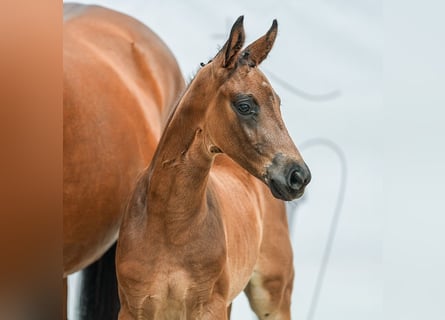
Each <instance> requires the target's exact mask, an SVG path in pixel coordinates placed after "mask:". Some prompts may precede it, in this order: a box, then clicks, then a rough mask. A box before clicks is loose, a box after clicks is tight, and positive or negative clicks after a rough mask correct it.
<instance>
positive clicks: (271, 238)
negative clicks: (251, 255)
mask: <svg viewBox="0 0 445 320" xmlns="http://www.w3.org/2000/svg"><path fill="white" fill-rule="evenodd" d="M293 279H294V269H293V255H292V247H291V243H290V237H289V231H288V225H287V218H286V209H285V207H284V203H283V202H281V201H277V200H275V201H272V200H271V201H270V203H269V208H268V210H267V212H265V215H264V231H263V240H262V244H261V249H260V257H259V259H258V262H257V265H256V266H255V270H254V272H253V274H252V277H251V279H250V281H249V283H248V285H247V287H246V288H245V290H244V291H245V293H246V295H247V297H248V299H249V303H250V306H251V308H252V309H253V311H254V312H255V313H256V315H257V316H258V318H259V319H261V320H263V319H264V320H265V319H268V320H270V319H274V320H284V319H286V320H288V319H290V318H291V317H290V303H291V295H292V287H293Z"/></svg>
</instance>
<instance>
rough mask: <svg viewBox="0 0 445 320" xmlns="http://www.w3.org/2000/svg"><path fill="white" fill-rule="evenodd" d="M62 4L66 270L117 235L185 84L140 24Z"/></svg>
mask: <svg viewBox="0 0 445 320" xmlns="http://www.w3.org/2000/svg"><path fill="white" fill-rule="evenodd" d="M64 8H65V9H68V8H69V10H68V11H69V13H68V14H66V15H65V17H64V18H65V21H64V31H63V32H64V34H63V36H64V43H63V45H64V47H63V59H64V60H63V63H64V101H63V102H64V132H63V135H64V136H63V137H64V141H63V147H64V159H63V167H64V168H63V169H64V200H63V201H64V273H65V275H67V274H69V273H72V272H75V271H78V270H80V269H82V268H83V267H85V266H87V265H88V264H90V263H91V262H93V261H95V260H96V259H97V258H99V257H100V256H101V255H102V254H103V253H104V252H105V251H106V250H107V249H108V248H109V247H110V246H111V244H112V243H113V242H114V241H115V240H116V238H117V233H118V230H119V225H120V221H121V217H122V213H123V210H124V208H125V204H126V201H127V198H128V195H129V193H130V192H131V190H132V189H133V185H134V183H135V180H136V177H137V176H138V174H139V173H140V172H141V171H142V170H143V169H144V168H145V167H146V166H147V165H148V164H149V162H150V160H151V157H152V156H153V153H154V150H155V148H156V145H157V142H158V139H159V136H160V133H161V128H162V118H163V117H164V114H165V113H168V112H169V111H168V110H169V108H170V107H171V105H172V103H173V102H174V101H175V100H176V99H177V97H178V96H179V94H180V92H181V91H182V89H183V85H184V82H183V79H182V76H181V73H180V70H179V67H178V65H177V63H176V61H175V59H174V57H173V55H172V54H171V53H170V51H169V50H168V48H167V47H166V46H165V44H164V43H162V41H161V40H160V39H159V38H158V37H157V36H156V35H155V34H154V33H153V32H152V31H151V30H149V29H148V28H147V27H145V26H143V25H142V24H141V23H139V22H137V21H136V20H134V19H132V18H130V17H128V16H126V15H123V14H119V13H117V12H114V11H111V10H107V9H104V8H100V7H95V6H82V5H69V6H67V7H64Z"/></svg>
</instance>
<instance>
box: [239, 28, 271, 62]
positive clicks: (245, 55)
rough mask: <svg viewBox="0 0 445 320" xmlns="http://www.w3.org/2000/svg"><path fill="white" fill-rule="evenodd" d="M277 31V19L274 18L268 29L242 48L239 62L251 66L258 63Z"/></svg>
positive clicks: (268, 48)
mask: <svg viewBox="0 0 445 320" xmlns="http://www.w3.org/2000/svg"><path fill="white" fill-rule="evenodd" d="M277 32H278V22H277V19H274V21H273V22H272V26H271V27H270V29H269V31H267V33H266V34H265V35H264V36H262V37H261V38H259V39H258V40H256V41H255V42H253V43H251V44H250V45H249V46H248V47H247V48H246V49H244V50H243V52H242V53H241V57H240V60H241V62H244V63H247V64H248V65H249V66H251V67H255V66H257V65H259V64H260V63H261V62H262V61H263V60H264V59H266V57H267V55H268V54H269V52H270V50H271V49H272V46H273V44H274V42H275V38H276V37H277Z"/></svg>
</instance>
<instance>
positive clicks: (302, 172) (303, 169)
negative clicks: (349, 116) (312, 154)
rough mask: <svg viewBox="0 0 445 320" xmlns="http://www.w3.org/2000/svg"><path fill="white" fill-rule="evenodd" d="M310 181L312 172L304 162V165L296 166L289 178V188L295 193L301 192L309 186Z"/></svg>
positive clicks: (290, 172) (291, 170) (293, 167)
mask: <svg viewBox="0 0 445 320" xmlns="http://www.w3.org/2000/svg"><path fill="white" fill-rule="evenodd" d="M310 181H311V171H310V170H309V168H308V166H307V165H306V163H304V162H303V164H294V165H293V166H292V168H291V169H290V171H289V173H288V176H287V186H288V187H289V188H290V189H292V190H294V191H299V190H301V189H302V188H304V187H305V186H307V185H308V184H309V182H310Z"/></svg>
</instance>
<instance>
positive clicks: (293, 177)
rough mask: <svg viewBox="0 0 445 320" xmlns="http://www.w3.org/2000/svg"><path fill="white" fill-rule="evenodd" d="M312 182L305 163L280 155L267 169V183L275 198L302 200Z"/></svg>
mask: <svg viewBox="0 0 445 320" xmlns="http://www.w3.org/2000/svg"><path fill="white" fill-rule="evenodd" d="M310 181H311V172H310V170H309V168H308V167H307V165H306V163H304V161H295V160H291V159H286V157H284V156H282V155H278V156H276V157H275V158H274V160H273V161H272V164H271V165H270V166H269V167H268V168H267V173H266V183H267V184H268V186H269V188H270V191H271V192H272V194H273V195H274V197H276V198H278V199H282V200H286V201H290V200H293V199H297V198H300V197H301V196H302V195H303V193H304V188H305V187H306V186H307V185H308V183H309V182H310Z"/></svg>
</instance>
